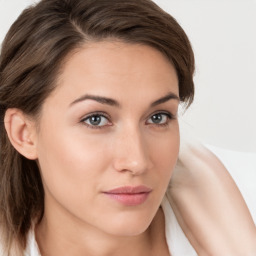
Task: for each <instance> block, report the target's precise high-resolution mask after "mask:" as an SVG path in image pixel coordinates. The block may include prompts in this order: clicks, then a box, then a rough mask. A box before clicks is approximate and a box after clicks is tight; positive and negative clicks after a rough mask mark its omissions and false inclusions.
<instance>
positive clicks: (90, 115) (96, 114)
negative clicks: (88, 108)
mask: <svg viewBox="0 0 256 256" xmlns="http://www.w3.org/2000/svg"><path fill="white" fill-rule="evenodd" d="M93 116H102V117H104V118H106V119H107V120H108V122H109V123H110V124H107V125H102V126H97V125H90V124H88V123H86V122H85V121H86V120H87V119H88V118H90V117H93ZM80 123H82V124H83V125H85V126H87V127H89V128H91V129H102V128H104V127H106V126H110V125H111V124H112V123H111V121H110V116H109V115H108V114H106V113H105V112H102V111H96V112H92V113H90V114H88V115H86V116H84V117H82V118H81V120H80Z"/></svg>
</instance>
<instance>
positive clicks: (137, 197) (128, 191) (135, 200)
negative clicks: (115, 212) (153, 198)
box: [103, 186, 152, 206]
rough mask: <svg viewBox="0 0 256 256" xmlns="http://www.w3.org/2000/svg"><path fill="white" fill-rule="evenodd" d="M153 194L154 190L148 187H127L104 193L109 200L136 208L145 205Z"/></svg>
mask: <svg viewBox="0 0 256 256" xmlns="http://www.w3.org/2000/svg"><path fill="white" fill-rule="evenodd" d="M151 192H152V189H150V188H148V187H146V186H136V187H132V186H125V187H119V188H115V189H112V190H109V191H106V192H103V193H104V194H105V195H106V196H108V197H109V198H111V199H113V200H115V201H117V202H119V203H121V204H123V205H126V206H136V205H140V204H143V203H144V202H145V201H146V200H147V198H148V196H149V194H150V193H151Z"/></svg>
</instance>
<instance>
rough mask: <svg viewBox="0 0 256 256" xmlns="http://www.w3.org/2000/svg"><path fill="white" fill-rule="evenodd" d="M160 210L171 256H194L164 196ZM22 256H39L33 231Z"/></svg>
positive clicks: (194, 253) (193, 251)
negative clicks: (163, 217) (162, 213)
mask: <svg viewBox="0 0 256 256" xmlns="http://www.w3.org/2000/svg"><path fill="white" fill-rule="evenodd" d="M162 209H163V212H164V216H165V236H166V242H167V245H168V248H169V251H170V255H172V256H196V255H197V254H196V252H195V250H194V249H193V247H192V246H191V244H190V243H189V241H188V239H187V238H186V236H185V234H184V233H183V231H182V229H181V227H180V225H179V224H178V221H177V219H176V217H175V215H174V212H173V210H172V208H171V205H170V203H169V201H168V199H167V197H166V196H165V197H164V199H163V201H162ZM24 256H40V252H39V249H38V246H37V243H36V239H35V234H34V230H31V231H30V233H29V235H28V244H27V250H26V252H25V255H24Z"/></svg>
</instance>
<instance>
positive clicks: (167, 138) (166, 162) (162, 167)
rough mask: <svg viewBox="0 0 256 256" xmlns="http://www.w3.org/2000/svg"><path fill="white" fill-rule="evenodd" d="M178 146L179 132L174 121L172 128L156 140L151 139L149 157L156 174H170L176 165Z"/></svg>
mask: <svg viewBox="0 0 256 256" xmlns="http://www.w3.org/2000/svg"><path fill="white" fill-rule="evenodd" d="M179 146H180V134H179V126H178V122H176V123H174V124H173V126H172V129H171V130H170V131H169V132H168V133H167V134H164V135H163V136H159V137H158V138H157V139H156V140H154V141H151V144H150V145H149V148H150V149H151V158H152V159H154V163H155V166H156V167H157V170H158V174H161V175H163V176H166V177H168V176H171V174H172V171H173V169H174V167H175V165H176V162H177V159H178V154H179Z"/></svg>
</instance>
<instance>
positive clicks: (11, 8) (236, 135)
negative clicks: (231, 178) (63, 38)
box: [0, 0, 256, 152]
mask: <svg viewBox="0 0 256 256" xmlns="http://www.w3.org/2000/svg"><path fill="white" fill-rule="evenodd" d="M33 2H35V1H33V0H0V41H2V40H3V38H4V35H5V33H6V32H7V30H8V28H9V27H10V25H11V24H12V22H13V21H14V20H15V19H16V18H17V16H18V15H19V13H20V12H21V11H22V10H23V9H24V8H25V7H26V6H27V5H28V4H31V3H33ZM155 2H156V3H157V4H159V5H160V6H161V7H162V8H163V9H165V10H166V11H168V12H169V13H170V14H171V15H173V16H174V17H175V18H176V19H177V21H178V22H179V23H180V24H181V26H182V27H183V28H184V30H185V31H186V33H187V35H188V36H189V38H190V40H191V43H192V46H193V49H194V52H195V57H196V74H195V85H196V96H195V101H194V103H193V105H192V106H191V107H190V108H189V109H188V110H187V111H186V112H185V113H183V112H184V111H183V109H182V108H181V110H180V124H181V127H182V129H183V127H185V130H186V131H188V133H189V134H191V135H190V136H196V137H198V138H199V139H201V140H202V141H203V142H205V143H208V144H212V145H214V146H218V147H222V148H225V149H229V150H236V151H244V152H256V15H255V14H256V1H255V0H155Z"/></svg>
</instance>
